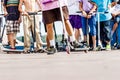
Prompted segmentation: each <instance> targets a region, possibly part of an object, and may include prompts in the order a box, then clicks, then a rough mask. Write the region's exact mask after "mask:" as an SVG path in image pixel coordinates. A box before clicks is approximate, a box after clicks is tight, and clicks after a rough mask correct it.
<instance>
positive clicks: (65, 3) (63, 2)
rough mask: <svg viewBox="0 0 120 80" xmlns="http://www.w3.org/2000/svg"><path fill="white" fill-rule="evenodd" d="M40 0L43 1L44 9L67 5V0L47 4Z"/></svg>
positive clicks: (57, 0) (56, 0)
mask: <svg viewBox="0 0 120 80" xmlns="http://www.w3.org/2000/svg"><path fill="white" fill-rule="evenodd" d="M40 1H41V5H42V10H43V11H47V10H51V9H55V8H59V7H60V6H67V0H55V1H53V2H49V3H46V4H43V3H42V0H40ZM59 1H60V3H59Z"/></svg>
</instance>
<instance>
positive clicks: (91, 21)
mask: <svg viewBox="0 0 120 80" xmlns="http://www.w3.org/2000/svg"><path fill="white" fill-rule="evenodd" d="M88 23H89V26H90V34H91V35H92V42H93V48H94V49H95V48H96V21H95V16H92V17H91V18H90V19H89V22H88Z"/></svg>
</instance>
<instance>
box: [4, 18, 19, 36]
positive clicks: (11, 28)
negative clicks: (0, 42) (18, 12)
mask: <svg viewBox="0 0 120 80" xmlns="http://www.w3.org/2000/svg"><path fill="white" fill-rule="evenodd" d="M19 26H20V24H19V22H18V21H17V20H16V21H12V20H7V23H6V30H7V31H6V34H10V33H17V32H20V29H19Z"/></svg>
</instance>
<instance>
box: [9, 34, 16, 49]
mask: <svg viewBox="0 0 120 80" xmlns="http://www.w3.org/2000/svg"><path fill="white" fill-rule="evenodd" d="M8 41H9V42H10V46H11V48H13V49H14V48H15V42H14V33H9V34H8Z"/></svg>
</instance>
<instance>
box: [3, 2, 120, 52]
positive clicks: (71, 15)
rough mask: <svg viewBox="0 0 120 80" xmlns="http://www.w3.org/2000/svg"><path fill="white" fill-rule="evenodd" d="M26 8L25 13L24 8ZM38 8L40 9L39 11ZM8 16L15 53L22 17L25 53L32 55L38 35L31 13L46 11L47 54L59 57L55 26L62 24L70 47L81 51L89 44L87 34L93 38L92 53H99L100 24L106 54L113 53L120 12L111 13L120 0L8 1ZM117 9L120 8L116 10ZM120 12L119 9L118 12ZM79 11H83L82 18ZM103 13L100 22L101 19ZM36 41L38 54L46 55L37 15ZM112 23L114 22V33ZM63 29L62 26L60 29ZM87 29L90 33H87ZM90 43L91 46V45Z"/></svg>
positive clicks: (9, 34)
mask: <svg viewBox="0 0 120 80" xmlns="http://www.w3.org/2000/svg"><path fill="white" fill-rule="evenodd" d="M23 5H24V6H25V9H24V10H23V8H22V6H23ZM36 5H38V6H39V8H36ZM3 6H4V9H3V10H4V16H7V21H6V29H7V36H8V42H9V44H10V46H11V49H13V50H14V49H15V42H16V34H17V33H18V32H20V23H21V17H23V27H24V28H23V29H24V52H25V53H29V52H30V46H31V43H30V32H31V31H32V32H33V33H34V18H33V15H30V13H35V12H38V11H42V16H43V23H44V24H45V28H46V31H47V35H46V42H47V49H46V50H47V51H48V52H52V53H56V51H57V50H56V46H55V38H54V29H53V24H54V22H55V21H62V22H64V25H65V31H66V32H67V34H68V36H69V38H70V43H71V45H72V46H73V47H74V48H79V46H80V44H79V43H80V42H84V43H89V42H87V34H90V36H91V37H92V46H91V47H92V50H94V51H96V50H97V47H96V46H97V36H99V35H97V32H98V31H97V27H98V25H97V24H98V23H99V24H100V26H99V27H100V42H101V43H103V42H104V45H105V48H106V50H111V43H110V42H111V39H112V35H113V33H114V32H115V30H116V29H117V27H118V25H119V21H120V11H119V10H118V12H117V13H112V12H114V10H113V11H112V12H110V9H111V8H113V7H116V6H120V0H118V1H116V0H72V1H69V0H4V2H3ZM116 8H117V7H116ZM117 9H119V8H117ZM77 11H81V12H80V13H79V14H78V13H76V12H77ZM97 13H99V14H100V15H99V17H100V18H99V22H98V16H97ZM35 16H36V18H35V25H36V26H35V36H36V37H35V40H36V51H37V52H43V49H42V40H41V37H40V34H39V33H40V30H39V17H37V16H38V15H35ZM111 20H113V21H114V25H113V29H112V30H111ZM58 27H59V26H58ZM87 27H88V29H89V30H87ZM90 44H91V43H89V44H88V45H90Z"/></svg>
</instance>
